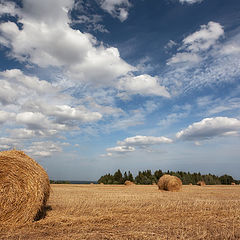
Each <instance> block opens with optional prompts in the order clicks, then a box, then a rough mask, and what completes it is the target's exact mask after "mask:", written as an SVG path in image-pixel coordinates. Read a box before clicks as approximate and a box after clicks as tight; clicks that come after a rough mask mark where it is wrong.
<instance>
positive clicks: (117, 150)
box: [106, 146, 135, 153]
mask: <svg viewBox="0 0 240 240" xmlns="http://www.w3.org/2000/svg"><path fill="white" fill-rule="evenodd" d="M106 150H107V152H112V153H127V152H133V151H135V148H134V147H131V146H117V147H113V148H107V149H106Z"/></svg>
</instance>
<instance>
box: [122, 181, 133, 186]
mask: <svg viewBox="0 0 240 240" xmlns="http://www.w3.org/2000/svg"><path fill="white" fill-rule="evenodd" d="M124 185H126V186H131V185H135V183H133V182H131V181H128V180H127V181H125V183H124Z"/></svg>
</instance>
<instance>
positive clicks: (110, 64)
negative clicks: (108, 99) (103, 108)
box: [0, 0, 135, 85]
mask: <svg viewBox="0 0 240 240" xmlns="http://www.w3.org/2000/svg"><path fill="white" fill-rule="evenodd" d="M49 4H50V6H49ZM73 5H74V1H73V0H61V1H59V0H52V1H51V3H49V1H46V0H44V1H40V2H39V1H33V0H24V1H23V9H19V10H18V11H17V12H16V13H17V14H18V16H19V23H22V24H23V27H22V29H19V28H18V26H17V25H16V24H15V23H14V22H4V23H1V24H0V33H1V35H2V37H1V39H0V43H1V44H2V45H4V46H6V47H8V48H10V49H11V52H10V53H9V54H10V55H11V56H12V57H13V58H16V59H18V60H19V61H24V62H29V63H33V64H36V65H38V66H40V67H49V66H53V67H59V68H61V70H62V71H63V72H64V74H65V75H67V76H69V78H71V79H75V80H80V81H81V82H85V83H94V85H96V84H97V85H101V84H108V85H112V84H113V83H112V82H113V80H115V79H116V78H118V77H120V76H122V75H125V74H127V73H128V72H129V71H133V70H135V68H134V67H133V66H131V65H129V64H127V63H126V62H125V61H124V60H122V59H121V57H120V54H119V52H118V49H117V48H114V47H104V46H103V45H102V44H101V43H99V42H97V40H96V39H95V38H94V37H93V36H92V35H90V34H88V33H82V32H80V31H79V30H75V29H72V28H71V27H70V26H69V23H70V22H71V21H70V19H69V17H68V10H69V9H72V8H73ZM50 9H51V10H50ZM40 13H41V14H40Z"/></svg>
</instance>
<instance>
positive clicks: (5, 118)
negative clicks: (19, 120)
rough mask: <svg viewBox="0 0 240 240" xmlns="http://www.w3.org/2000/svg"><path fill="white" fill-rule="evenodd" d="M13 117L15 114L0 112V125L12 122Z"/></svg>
mask: <svg viewBox="0 0 240 240" xmlns="http://www.w3.org/2000/svg"><path fill="white" fill-rule="evenodd" d="M14 117H15V113H11V112H5V111H1V110H0V124H2V123H8V122H9V121H11V120H13V119H14Z"/></svg>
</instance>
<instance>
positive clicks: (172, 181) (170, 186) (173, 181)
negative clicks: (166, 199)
mask: <svg viewBox="0 0 240 240" xmlns="http://www.w3.org/2000/svg"><path fill="white" fill-rule="evenodd" d="M157 185H158V188H159V190H165V191H171V192H174V191H179V190H180V189H181V187H182V181H181V180H180V179H179V178H178V177H176V176H171V175H168V174H165V175H163V176H162V177H160V179H159V181H158V184H157Z"/></svg>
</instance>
